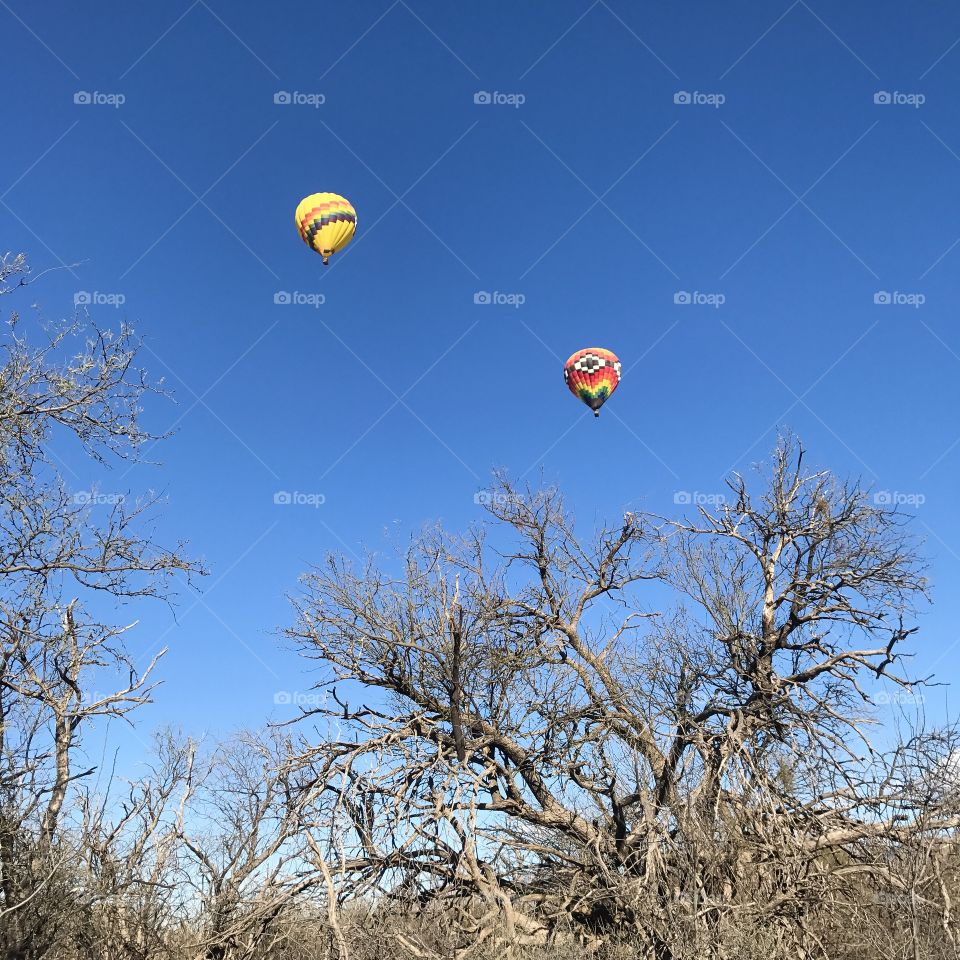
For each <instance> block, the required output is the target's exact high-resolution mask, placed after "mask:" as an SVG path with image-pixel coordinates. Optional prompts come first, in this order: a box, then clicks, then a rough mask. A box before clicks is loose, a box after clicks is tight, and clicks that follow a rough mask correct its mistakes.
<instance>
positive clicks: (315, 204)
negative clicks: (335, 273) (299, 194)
mask: <svg viewBox="0 0 960 960" xmlns="http://www.w3.org/2000/svg"><path fill="white" fill-rule="evenodd" d="M294 220H295V221H296V224H297V229H298V230H299V231H300V236H301V237H302V238H303V242H304V243H305V244H306V245H307V246H308V247H311V248H312V249H314V250H316V251H317V253H319V254H320V256H321V257H323V262H324V263H327V262H328V261H329V260H330V257H331V255H332V254H334V253H337V252H339V251H340V250H342V249H343V248H344V247H345V246H346V245H347V244H348V243H349V242H350V241H351V239H353V234H354V232H355V231H356V229H357V211H356V210H354V209H353V206H352V205H351V204H350V201H349V200H346V199H345V198H344V197H341V196H339V194H336V193H312V194H310V196H309V197H304V198H303V200H301V201H300V203H299V205H298V206H297V212H296V214H295V215H294Z"/></svg>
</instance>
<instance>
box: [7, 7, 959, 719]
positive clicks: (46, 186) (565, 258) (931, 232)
mask: <svg viewBox="0 0 960 960" xmlns="http://www.w3.org/2000/svg"><path fill="white" fill-rule="evenodd" d="M839 7H840V8H839V9H837V5H828V4H824V3H822V2H820V3H815V4H813V5H808V4H807V3H805V2H803V0H798V2H795V3H792V4H791V3H790V2H789V0H784V2H783V3H773V4H771V3H760V2H753V3H733V4H724V5H720V6H718V5H717V4H713V3H703V2H699V3H687V4H681V5H677V4H663V3H656V4H655V3H628V2H625V0H598V2H593V3H592V2H591V0H551V2H549V3H547V2H545V0H544V2H540V3H517V2H506V0H502V2H490V3H485V4H472V3H470V4H468V3H446V2H444V3H440V2H437V0H397V2H393V0H376V2H372V0H353V2H344V3H323V4H316V3H311V4H305V3H290V2H277V3H272V4H269V5H265V4H261V3H251V2H243V3H231V4H227V3H224V2H223V0H197V2H193V3H191V2H190V0H182V2H177V3H173V4H154V5H140V4H135V5H131V4H129V3H117V2H105V3H101V4H97V5H95V6H94V7H93V8H91V7H89V5H88V6H86V7H83V8H81V7H78V6H77V5H75V4H68V3H64V2H58V3H46V2H37V3H33V4H27V3H25V2H23V0H0V22H2V25H3V36H4V44H3V47H4V63H3V71H4V75H5V80H6V83H5V90H6V97H7V104H8V109H7V111H6V116H5V120H4V125H5V136H4V149H3V155H2V161H0V162H2V174H3V176H2V183H0V196H2V203H0V218H2V224H3V247H4V249H10V250H14V251H17V250H21V249H23V250H26V251H28V252H29V254H30V255H31V260H32V263H33V266H34V268H35V270H37V271H39V270H42V269H45V268H48V267H55V266H59V265H60V264H64V263H65V264H74V263H79V266H76V267H74V268H73V270H72V271H71V272H68V271H66V270H59V271H57V272H53V273H50V274H48V275H47V276H46V277H45V278H44V279H43V280H42V282H41V283H39V284H38V285H37V286H35V287H33V288H31V292H30V297H31V298H32V299H35V300H37V301H38V302H40V303H41V304H42V306H43V310H44V312H45V314H46V315H48V316H64V315H68V314H70V313H71V311H72V310H73V302H74V296H75V294H77V293H78V292H80V291H86V292H88V293H94V292H96V293H98V294H100V295H101V296H100V298H99V299H100V300H103V301H108V300H109V298H110V297H111V296H113V297H114V298H116V295H118V294H119V295H121V296H122V297H123V298H124V302H123V304H122V305H121V306H119V307H116V306H113V305H112V304H111V303H110V302H103V303H101V304H92V305H91V307H90V310H91V314H92V315H93V316H95V317H96V319H97V320H98V321H99V322H101V323H104V324H110V323H115V322H119V321H120V320H121V319H124V320H127V321H129V322H131V323H133V324H134V325H135V326H136V327H137V329H138V330H139V331H140V333H141V334H142V335H143V336H144V337H145V338H146V340H147V345H148V346H147V350H146V352H145V353H144V357H143V359H144V362H145V363H146V364H147V365H148V367H149V368H150V369H151V371H152V373H154V374H155V375H156V376H158V377H159V376H164V377H166V378H167V383H168V385H169V387H170V388H172V390H173V391H174V393H175V396H176V400H177V404H176V405H173V404H169V403H166V402H162V401H161V402H152V403H150V404H149V406H148V409H147V418H148V421H149V422H150V424H151V425H153V426H154V427H155V428H157V429H165V428H168V427H171V426H175V427H176V431H177V432H176V435H175V437H174V438H173V439H172V440H171V441H169V442H168V443H166V444H164V445H163V447H162V448H160V449H159V450H158V451H157V455H158V456H159V457H160V458H161V459H162V461H163V466H162V467H161V468H159V469H157V468H142V469H141V468H137V469H135V470H133V471H131V472H128V471H127V470H126V468H124V467H123V466H120V467H119V468H115V469H113V470H112V471H111V472H110V473H109V474H107V475H105V476H99V475H97V476H96V477H95V476H94V474H93V473H92V472H91V467H90V466H88V465H86V464H82V463H81V462H80V461H79V460H78V459H77V458H76V457H75V455H74V453H73V452H72V451H70V450H68V449H64V450H62V451H61V453H62V455H63V456H64V458H65V459H66V460H67V461H68V463H69V464H70V465H71V469H73V470H75V471H76V473H75V474H68V476H69V477H70V479H71V482H74V483H75V484H76V485H77V486H78V487H79V488H84V487H88V486H89V485H90V484H91V482H93V480H94V479H96V480H97V482H99V484H100V488H101V490H102V491H104V492H108V493H110V492H122V493H126V492H136V491H137V490H138V489H141V488H143V487H147V486H154V487H160V488H162V489H163V490H164V491H165V492H166V494H167V495H168V497H169V504H168V506H167V508H166V512H165V514H164V517H163V520H162V522H161V524H160V530H161V532H162V534H163V535H164V536H166V538H167V539H174V538H176V537H178V536H184V537H187V538H189V540H190V541H191V544H192V549H193V551H194V553H195V554H196V555H199V556H202V557H203V558H205V560H206V561H207V563H208V564H209V566H210V568H211V570H212V575H211V577H210V578H208V580H207V581H205V582H203V583H202V584H201V592H199V593H193V594H191V593H183V594H182V595H181V599H180V604H179V607H178V612H177V618H176V620H174V619H173V618H172V617H171V616H170V614H169V613H168V611H166V610H165V609H164V608H162V607H155V608H152V609H148V610H142V609H138V610H137V613H138V614H139V615H141V617H142V627H141V629H140V630H139V631H138V632H137V633H136V635H135V636H133V637H132V646H133V648H134V649H135V650H136V651H139V652H140V654H141V655H146V654H147V652H148V651H149V650H150V649H151V647H153V646H154V645H155V644H157V643H158V642H162V643H163V644H166V645H168V646H169V647H170V648H171V652H170V654H169V656H168V657H167V659H166V660H165V662H164V664H163V667H162V675H163V677H164V679H165V681H166V683H165V686H164V687H163V688H162V690H161V691H160V693H159V694H158V701H157V704H156V705H155V706H153V707H151V708H150V709H149V710H148V711H146V712H145V713H144V714H143V715H142V717H141V720H140V723H139V726H138V732H137V736H142V735H143V733H144V732H145V731H147V730H149V729H150V728H151V727H153V726H155V725H157V724H160V723H165V722H177V723H181V724H183V725H184V726H185V727H186V729H188V730H190V731H193V732H202V731H205V730H209V731H214V732H220V731H225V730H228V729H230V728H232V727H234V726H238V725H257V724H259V723H260V722H261V721H262V720H263V718H264V717H265V716H267V715H268V714H271V713H272V714H273V715H275V716H277V715H284V714H283V710H282V709H280V708H275V707H274V694H275V692H276V691H278V690H287V691H304V690H307V689H308V688H309V683H310V681H309V678H308V677H306V676H305V675H304V674H303V671H302V668H301V665H300V663H299V662H298V660H297V658H296V657H294V656H293V655H292V654H290V653H288V652H284V651H283V650H281V649H279V647H278V645H277V642H276V640H275V639H274V637H273V636H272V635H271V632H272V631H273V630H274V629H275V628H276V627H278V626H282V625H283V624H285V623H287V622H289V619H290V611H289V608H288V606H287V603H286V601H285V599H284V595H285V594H286V593H287V592H289V591H291V590H293V589H295V583H296V577H297V576H298V574H300V573H301V572H302V571H303V570H304V569H305V568H306V567H307V566H308V565H309V564H310V563H312V562H318V561H320V560H321V559H322V557H323V556H324V554H325V553H326V552H327V551H328V550H342V551H347V552H349V551H354V550H356V551H359V550H360V549H361V546H362V545H363V544H367V545H369V546H371V547H380V546H382V545H383V536H384V531H388V532H390V533H391V534H392V535H395V536H398V537H401V538H402V537H403V536H405V535H406V533H408V532H409V531H410V530H414V529H416V528H418V527H419V526H420V525H421V524H422V523H424V522H426V521H428V520H431V519H434V518H439V519H442V520H443V521H444V522H445V523H446V524H448V525H450V526H451V527H454V528H457V527H462V526H463V525H465V524H467V523H468V522H470V521H471V520H473V519H476V518H478V517H479V516H480V509H479V508H478V507H477V506H476V505H475V503H474V494H475V493H476V492H477V490H478V489H480V488H482V487H483V486H484V484H485V482H486V479H487V477H488V475H489V470H490V468H491V467H493V466H495V465H504V466H507V467H508V468H510V469H511V470H512V472H513V473H514V475H521V476H534V477H535V476H537V475H538V471H539V469H540V468H541V467H542V468H543V470H544V471H545V475H546V476H547V478H548V479H549V480H551V481H558V482H559V483H561V484H562V486H563V487H564V489H565V490H566V492H567V493H568V495H569V497H570V500H571V502H572V504H573V505H574V506H575V508H576V509H577V511H578V513H579V515H580V516H581V517H582V518H584V519H586V520H592V518H593V517H594V516H598V517H603V516H608V517H617V516H619V514H620V513H621V512H622V511H623V510H624V509H625V508H627V507H630V508H634V509H643V508H646V509H650V510H653V511H656V512H661V513H670V512H673V511H674V510H676V509H679V508H676V507H675V506H674V498H675V495H676V494H677V492H678V491H690V492H694V491H696V492H700V493H704V494H707V495H709V494H714V493H717V492H722V490H723V489H724V488H723V486H722V483H721V477H722V475H723V474H724V473H725V472H726V471H728V470H729V469H730V468H731V467H737V468H742V469H746V468H748V467H749V465H750V463H751V462H752V461H754V460H756V459H759V458H760V457H762V456H764V455H766V454H767V453H768V452H769V451H770V449H771V447H772V446H773V444H774V440H775V433H776V428H777V426H778V425H779V426H788V427H791V428H793V429H794V430H795V431H797V433H798V434H799V435H800V436H801V437H802V438H803V439H804V441H805V442H806V444H807V446H808V448H809V450H810V453H811V456H812V458H813V459H814V460H815V461H816V462H817V463H818V464H821V465H824V466H829V467H831V468H834V469H836V470H837V471H839V472H841V473H844V474H859V475H862V476H863V477H864V478H865V480H867V481H868V482H871V483H873V484H875V485H876V487H877V489H879V490H887V491H891V492H895V493H898V494H901V495H904V496H906V497H913V498H914V499H915V500H919V499H922V500H923V502H922V503H921V504H920V505H919V506H918V507H917V508H916V513H917V522H916V527H917V531H918V533H920V534H921V535H923V536H924V537H926V539H927V545H926V551H927V554H928V556H929V557H930V560H931V564H932V567H931V574H932V577H933V581H934V589H935V596H936V600H937V602H936V605H935V606H934V608H933V611H932V612H931V613H930V614H929V615H928V616H926V617H925V618H924V620H923V631H922V633H920V634H919V635H917V637H915V640H916V647H917V649H918V654H919V655H918V658H917V660H916V661H915V663H914V667H913V669H914V670H915V672H917V673H925V672H928V671H929V670H932V669H935V670H936V671H937V672H939V673H940V674H941V676H942V677H943V678H944V679H951V677H952V675H953V674H954V673H955V671H956V668H957V665H958V662H960V647H958V640H960V637H958V631H957V628H956V623H957V620H958V615H960V595H958V592H957V590H956V584H957V583H958V577H960V522H958V511H957V497H958V490H960V487H958V482H957V480H958V473H960V422H958V417H957V411H958V409H960V402H958V401H960V377H958V373H960V334H958V330H957V316H958V307H960V281H958V272H960V244H958V238H960V113H958V110H957V90H958V89H960V44H958V43H957V41H958V38H960V7H957V6H956V5H952V4H947V3H935V4H927V5H923V6H922V7H910V6H905V5H903V4H901V3H893V2H890V0H880V2H877V3H873V4H842V5H839ZM955 44H956V45H955ZM280 91H287V92H289V93H291V94H293V93H299V94H302V95H306V97H300V98H299V99H301V100H304V99H307V100H309V99H311V95H322V97H323V100H324V102H323V103H322V105H320V106H319V107H314V106H311V105H309V104H308V103H300V104H297V103H290V104H276V103H275V102H274V98H275V94H276V93H278V92H280ZM481 91H486V92H488V93H490V94H493V93H499V94H501V96H500V97H498V98H491V99H497V100H501V101H502V100H509V99H510V97H511V96H512V97H513V102H514V103H516V102H517V101H518V100H519V99H521V98H522V99H523V102H522V104H520V105H519V106H515V105H512V104H511V103H497V102H495V103H487V104H482V103H481V104H477V103H475V102H474V100H475V94H477V93H478V92H481ZM881 91H882V92H886V93H887V94H890V97H889V98H888V99H890V100H892V101H895V102H890V103H879V104H878V103H875V95H876V94H877V93H878V92H881ZM81 92H85V93H88V94H90V95H91V96H90V98H89V99H91V100H96V101H100V102H91V103H75V102H74V101H75V94H78V93H81ZM680 92H686V93H687V94H689V95H690V96H689V97H688V98H687V99H690V100H691V101H697V102H689V103H675V99H676V95H677V94H678V93H680ZM93 94H97V95H98V96H96V97H94V96H92V95H93ZM694 94H697V96H693V95H694ZM117 95H120V96H122V98H123V101H124V102H123V103H122V104H121V105H120V106H114V105H112V104H111V102H109V101H111V100H112V101H114V102H115V101H116V100H117V99H118V97H117ZM503 95H506V96H503ZM517 95H519V96H517ZM718 95H719V96H718ZM894 95H896V96H894ZM917 95H919V96H917ZM80 99H83V97H81V98H80ZM313 99H314V100H317V99H319V98H318V97H315V96H314V97H313ZM680 99H681V100H682V99H684V98H683V97H680ZM721 99H722V101H723V102H722V103H718V101H720V100H721ZM881 99H883V98H881ZM921 99H922V100H923V102H922V103H920V102H919V101H920V100H921ZM321 190H331V191H336V192H339V193H342V194H344V195H345V196H347V197H349V198H350V200H351V201H352V202H353V203H354V205H355V206H356V208H357V210H358V216H359V230H358V234H357V238H356V239H355V240H354V242H353V244H352V245H351V246H350V247H349V248H348V249H347V250H346V251H345V252H344V253H343V254H340V255H339V256H338V257H336V258H335V259H334V261H333V264H332V265H331V266H330V267H329V268H327V269H324V268H323V267H322V265H321V263H320V260H319V258H318V257H317V256H316V255H314V254H312V253H310V252H309V251H308V250H307V249H306V247H305V246H304V245H303V244H302V243H301V241H300V239H299V237H298V236H297V232H296V230H295V228H294V225H293V222H292V217H293V211H294V208H295V206H296V204H297V202H298V201H299V200H300V198H301V197H302V196H304V195H305V194H308V193H312V192H314V191H321ZM280 291H287V292H290V293H293V292H298V293H300V294H303V295H306V299H309V298H310V297H311V296H312V295H318V294H322V295H323V297H324V302H323V303H322V305H320V306H312V305H310V304H309V303H304V304H301V305H297V304H275V302H274V299H275V294H277V293H278V292H280ZM478 291H489V292H493V291H498V292H500V293H506V294H520V295H521V296H522V298H523V299H524V302H523V303H522V305H520V306H519V307H513V306H508V305H478V304H475V303H474V296H475V294H476V293H477V292H478ZM681 291H685V292H687V293H690V294H693V293H694V292H699V293H700V294H706V295H713V301H714V302H716V301H717V300H718V299H720V297H722V299H723V302H722V304H720V305H719V306H714V305H710V304H707V303H702V304H694V303H691V304H683V303H681V304H677V303H675V302H674V300H675V295H676V294H678V292H681ZM881 291H886V292H888V293H890V294H893V293H894V292H897V293H898V294H899V295H900V296H899V297H898V298H897V299H900V300H904V301H912V302H903V303H889V304H883V303H881V304H877V303H875V302H874V301H875V297H876V295H877V294H878V293H879V292H881ZM718 294H719V295H720V297H717V296H716V295H718ZM917 295H920V296H919V297H918V296H917ZM301 299H304V298H301ZM314 299H316V297H314ZM700 299H705V298H704V297H700ZM706 299H709V297H707V298H706ZM918 299H922V300H923V302H922V303H921V304H920V305H915V304H916V301H917V300H918ZM25 302H26V298H25V297H20V305H21V306H23V305H24V304H25ZM590 345H598V346H604V347H608V348H610V349H613V350H614V351H616V352H617V353H618V354H619V356H620V357H621V359H622V361H623V364H624V371H625V375H624V379H623V383H622V386H621V388H620V390H619V391H618V393H617V394H616V396H615V397H614V398H613V400H612V401H611V402H610V403H609V404H608V405H607V407H606V408H605V409H604V411H603V413H602V415H601V417H600V419H599V421H595V420H594V419H593V417H592V416H591V415H590V412H589V411H588V410H587V409H586V408H585V407H582V406H581V405H579V404H578V403H577V402H576V401H575V400H574V399H573V398H572V397H571V396H570V395H569V394H568V393H567V392H566V391H565V389H564V385H563V380H562V377H561V365H562V362H563V360H564V359H565V358H566V357H567V356H568V355H569V354H570V353H571V352H572V351H574V350H575V349H577V348H580V347H583V346H590ZM280 490H286V491H291V492H294V491H295V492H299V493H304V494H317V495H322V496H323V497H324V498H325V502H324V503H323V504H322V506H319V507H313V506H309V505H299V506H298V505H289V506H276V505H275V504H274V494H275V492H277V491H280ZM908 509H909V508H908ZM943 708H944V697H943V694H942V693H938V694H932V695H931V696H930V700H929V701H928V710H929V712H930V713H932V714H934V715H938V714H940V713H942V711H943Z"/></svg>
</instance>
